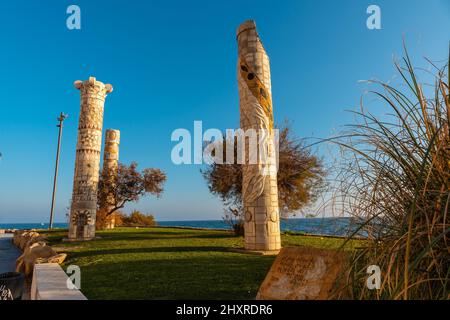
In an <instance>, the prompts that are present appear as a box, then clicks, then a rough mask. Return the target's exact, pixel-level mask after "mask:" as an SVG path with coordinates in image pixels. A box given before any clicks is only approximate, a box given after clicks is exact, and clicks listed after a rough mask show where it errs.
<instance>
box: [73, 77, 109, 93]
mask: <svg viewBox="0 0 450 320" xmlns="http://www.w3.org/2000/svg"><path fill="white" fill-rule="evenodd" d="M73 85H74V87H75V88H77V89H78V90H82V91H83V90H89V89H90V90H94V91H97V92H98V93H103V94H108V93H111V92H112V91H113V87H112V85H111V84H109V83H108V84H104V83H103V82H101V81H98V80H97V79H96V78H95V77H89V79H88V80H85V81H81V80H77V81H75V82H74V83H73Z"/></svg>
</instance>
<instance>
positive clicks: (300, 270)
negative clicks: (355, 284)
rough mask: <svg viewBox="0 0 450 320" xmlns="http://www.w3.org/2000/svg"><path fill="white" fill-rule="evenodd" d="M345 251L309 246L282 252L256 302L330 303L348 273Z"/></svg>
mask: <svg viewBox="0 0 450 320" xmlns="http://www.w3.org/2000/svg"><path fill="white" fill-rule="evenodd" d="M347 266H348V258H347V255H346V254H345V253H344V252H339V251H336V250H323V249H315V248H310V247H286V248H283V249H281V251H280V253H279V254H278V256H277V258H276V259H275V261H274V263H273V265H272V267H271V268H270V270H269V273H268V274H267V276H266V278H265V279H264V282H263V283H262V285H261V287H260V289H259V292H258V295H257V297H256V299H257V300H327V299H329V298H331V297H330V295H331V293H332V291H333V288H334V286H335V285H337V280H338V278H339V277H340V276H343V275H345V274H346V270H347V269H348V268H347Z"/></svg>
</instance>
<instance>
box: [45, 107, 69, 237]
mask: <svg viewBox="0 0 450 320" xmlns="http://www.w3.org/2000/svg"><path fill="white" fill-rule="evenodd" d="M67 117H68V115H67V114H64V113H62V112H61V114H60V115H59V117H58V118H57V120H58V121H59V124H58V125H56V126H57V127H59V134H58V148H57V150H56V165H55V177H54V178H53V195H52V207H51V209H50V223H49V225H48V229H49V230H51V229H52V228H53V211H54V209H55V197H56V185H57V178H58V167H59V151H60V149H61V136H62V129H63V122H64V120H65V119H66V118H67Z"/></svg>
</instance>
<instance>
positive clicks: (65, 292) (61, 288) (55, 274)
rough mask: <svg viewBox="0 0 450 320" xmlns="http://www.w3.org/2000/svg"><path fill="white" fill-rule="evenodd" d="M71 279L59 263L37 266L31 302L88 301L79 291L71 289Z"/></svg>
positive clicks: (35, 267)
mask: <svg viewBox="0 0 450 320" xmlns="http://www.w3.org/2000/svg"><path fill="white" fill-rule="evenodd" d="M68 282H70V279H69V277H68V276H67V274H66V273H65V272H64V270H63V269H62V268H61V266H60V265H59V264H57V263H44V264H36V265H35V266H34V272H33V281H32V284H31V300H87V298H86V297H85V296H84V295H83V294H82V293H81V291H80V290H78V289H69V286H68Z"/></svg>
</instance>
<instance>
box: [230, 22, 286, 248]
mask: <svg viewBox="0 0 450 320" xmlns="http://www.w3.org/2000/svg"><path fill="white" fill-rule="evenodd" d="M237 41H238V54H239V60H238V72H237V73H238V87H239V97H240V126H241V128H242V129H243V130H244V131H246V130H249V129H254V130H255V131H256V132H257V133H258V142H257V143H258V147H257V148H256V149H257V150H258V152H260V150H262V149H264V150H266V151H265V152H266V156H265V157H263V159H264V161H261V160H262V159H261V158H259V159H258V163H251V162H249V159H248V155H249V151H250V147H249V141H247V142H246V147H245V148H246V150H245V154H246V161H245V164H244V165H243V181H242V194H243V204H244V227H245V248H246V249H247V250H258V251H259V250H261V251H277V250H279V249H280V248H281V240H280V217H279V206H278V187H277V169H276V154H275V153H276V148H275V143H274V141H275V140H274V139H275V136H274V130H273V110H272V92H271V82H270V81H271V80H270V65H269V57H268V56H267V54H266V51H265V49H264V47H263V45H262V42H261V40H260V38H259V36H258V33H257V31H256V25H255V22H254V21H246V22H244V23H243V24H242V25H241V26H240V27H239V29H238V31H237ZM261 144H263V147H262V149H261Z"/></svg>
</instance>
